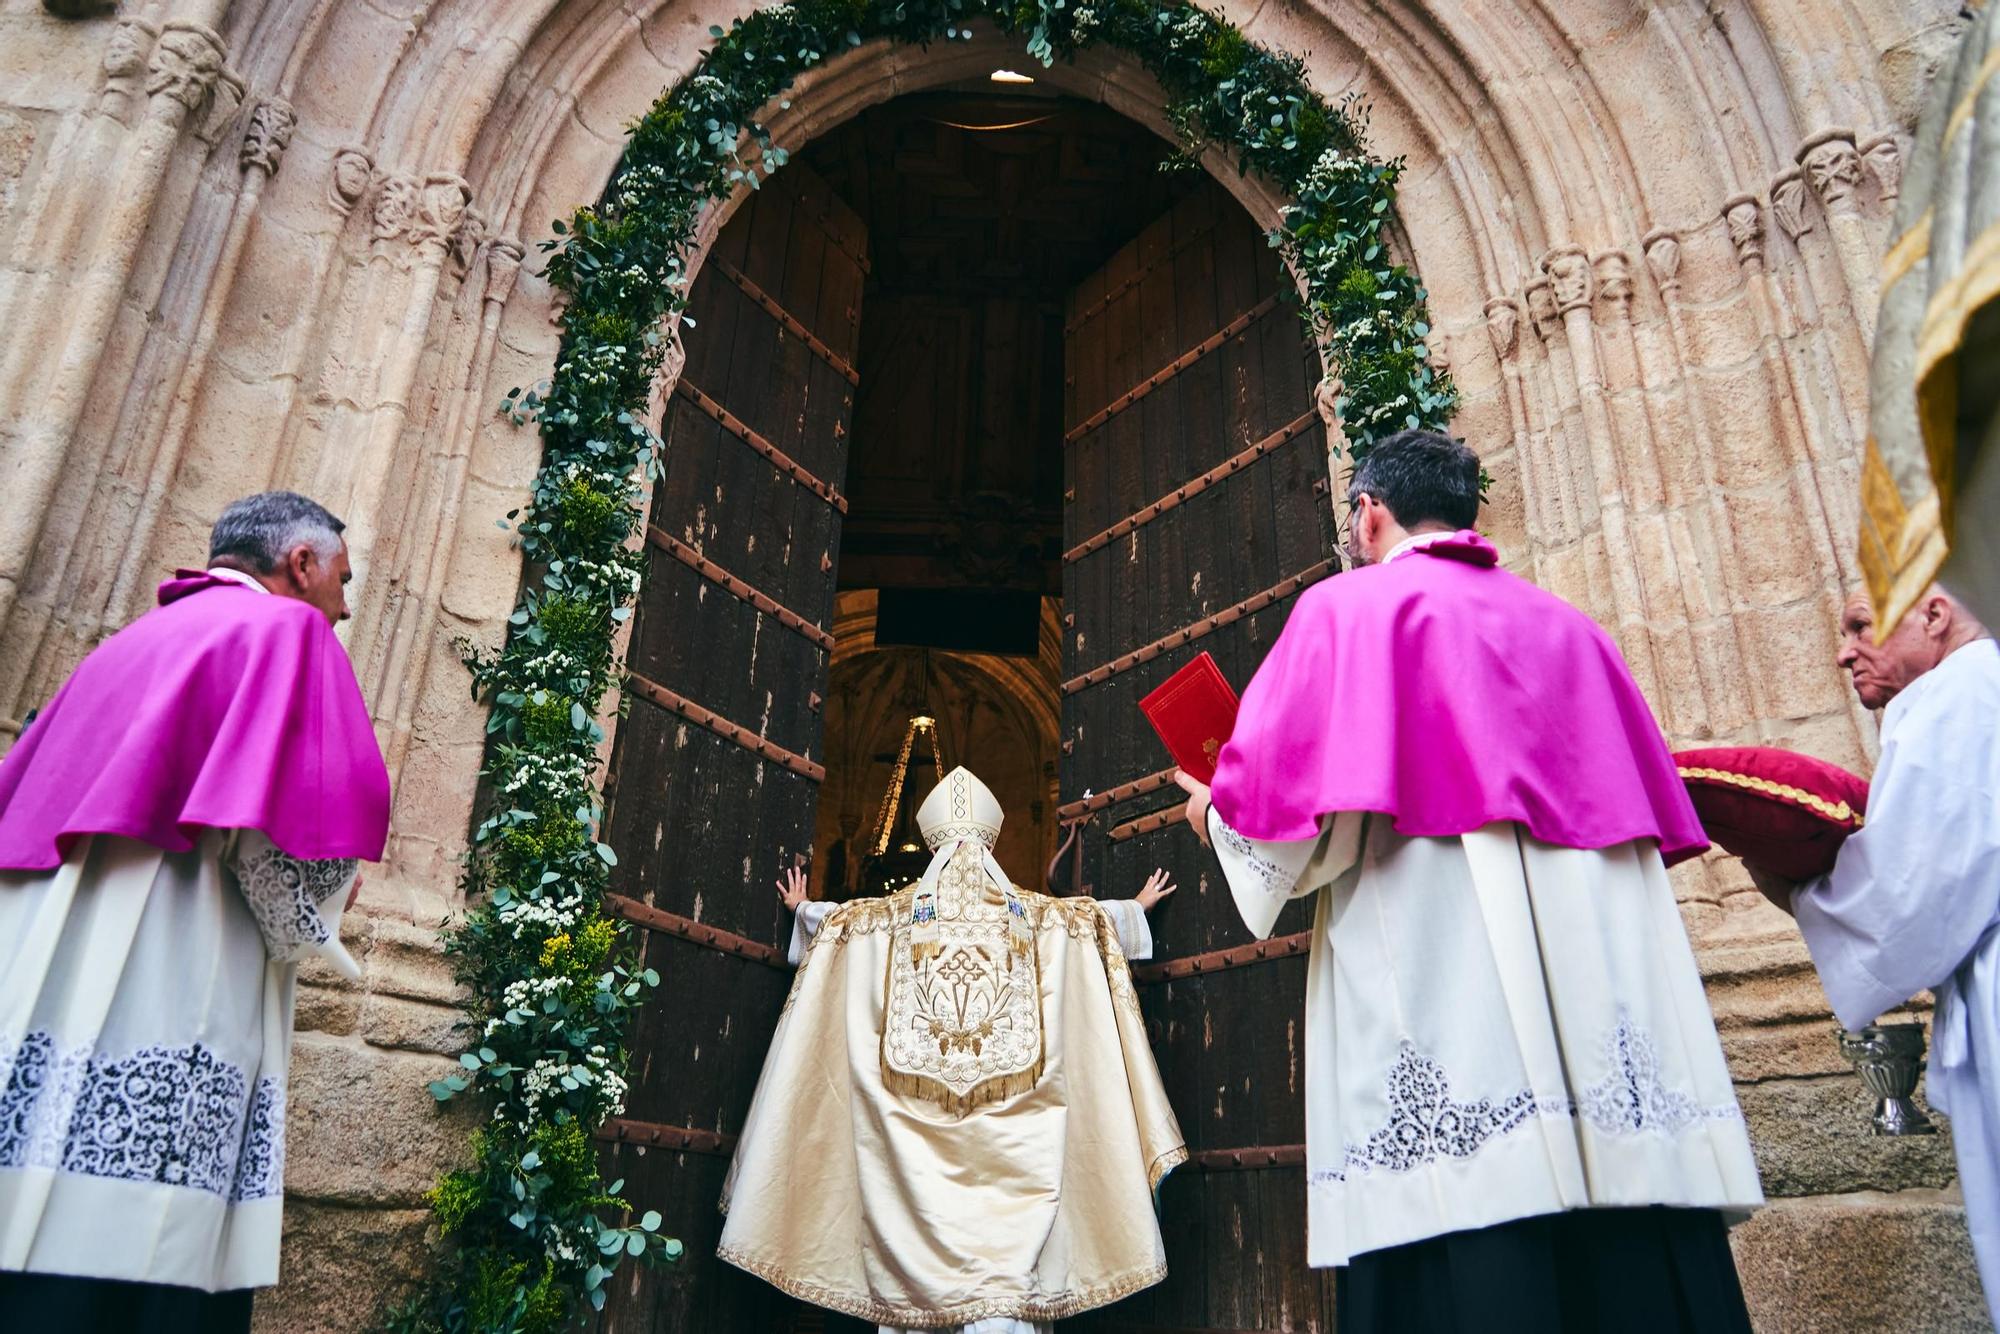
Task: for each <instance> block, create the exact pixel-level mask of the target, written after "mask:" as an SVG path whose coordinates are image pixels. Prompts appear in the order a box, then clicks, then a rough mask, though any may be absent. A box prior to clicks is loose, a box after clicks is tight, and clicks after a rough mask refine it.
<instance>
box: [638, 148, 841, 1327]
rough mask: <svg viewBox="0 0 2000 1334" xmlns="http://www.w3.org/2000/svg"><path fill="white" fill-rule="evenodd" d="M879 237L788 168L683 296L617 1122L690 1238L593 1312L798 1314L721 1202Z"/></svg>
mask: <svg viewBox="0 0 2000 1334" xmlns="http://www.w3.org/2000/svg"><path fill="white" fill-rule="evenodd" d="M866 249H867V237H866V233H865V231H864V229H863V227H862V225H861V222H860V219H859V218H857V217H856V216H855V215H854V213H853V211H852V210H851V209H849V208H848V207H847V206H846V205H845V204H844V203H842V202H841V201H840V200H839V199H838V198H837V197H836V196H834V195H833V193H832V192H831V191H830V190H828V189H827V187H826V185H825V183H824V182H823V181H821V180H820V179H819V178H818V177H816V176H814V175H813V174H812V173H811V172H810V171H809V170H807V169H806V168H805V167H803V166H796V165H795V166H792V167H789V168H787V169H786V170H785V171H784V172H783V173H781V174H780V175H779V176H778V177H776V178H775V179H774V180H773V181H772V182H771V183H770V184H768V185H767V186H766V187H765V188H764V189H763V190H762V191H761V192H760V193H759V194H757V195H755V196H753V197H752V199H751V200H750V201H749V202H748V203H747V204H745V206H744V210H743V212H741V213H739V215H738V216H737V217H736V218H734V219H733V220H732V221H731V222H730V224H729V225H728V227H726V228H725V229H724V230H723V232H722V234H721V236H720V237H719V238H718V240H717V241H716V244H715V246H714V248H713V250H712V251H711V253H710V255H709V258H708V261H707V263H706V264H705V266H704V267H703V269H702V271H701V276H700V277H699V279H698V280H697V281H696V283H695V287H694V291H693V292H692V293H691V294H690V295H691V300H690V303H689V307H688V313H689V315H690V316H691V319H692V327H690V328H688V329H687V330H686V332H685V335H684V342H685V345H686V348H687V365H686V368H685V370H684V371H683V373H682V375H681V378H680V381H679V384H678V386H677V387H676V388H675V390H674V393H673V396H672V399H671V401H670V405H669V407H668V409H667V412H666V418H665V421H664V422H663V424H662V426H661V434H662V436H663V437H664V439H665V442H666V452H665V460H664V464H665V467H664V475H663V476H662V478H661V480H660V482H659V485H658V488H657V491H656V494H655V498H654V503H653V512H652V515H651V522H650V525H649V529H648V543H647V553H648V567H647V573H646V585H645V589H644V592H643V594H642V596H641V597H640V600H639V610H638V616H637V620H636V623H635V625H634V628H633V633H632V646H631V651H630V653H629V656H628V661H627V667H628V670H629V671H630V673H631V676H630V680H629V683H628V686H627V690H626V706H627V714H626V717H625V719H624V721H623V722H622V723H621V724H620V725H619V728H618V736H617V744H616V748H615V750H614V753H613V757H612V766H611V780H612V781H611V784H610V793H609V796H610V810H609V815H608V817H607V825H608V829H609V834H608V841H609V843H610V844H611V846H612V848H613V849H614V850H615V851H616V853H617V855H618V864H617V869H616V870H615V872H614V873H613V874H614V880H613V889H614V890H615V892H616V893H617V894H618V895H620V896H622V897H620V898H617V899H614V900H613V906H614V909H615V910H616V911H618V912H620V913H621V914H622V915H623V916H625V917H626V918H628V919H629V920H631V921H633V922H635V923H636V924H637V925H639V926H640V927H641V928H643V933H642V934H643V937H644V946H645V954H646V963H647V964H648V965H649V966H651V967H653V968H655V969H657V970H658V971H659V974H660V978H661V984H660V986H659V988H658V990H657V991H656V992H655V993H654V994H653V996H652V998H651V999H650V1000H649V1001H648V1003H647V1005H646V1008H645V1011H644V1013H643V1015H642V1016H641V1017H640V1018H639V1020H638V1022H637V1023H636V1025H635V1026H634V1029H633V1031H632V1033H631V1049H632V1053H633V1059H632V1071H631V1089H630V1092H629V1093H628V1095H627V1097H626V1112H625V1117H624V1119H621V1120H618V1121H614V1122H613V1123H611V1124H610V1125H609V1126H607V1127H606V1134H605V1138H606V1140H607V1145H606V1149H605V1156H606V1160H607V1161H606V1174H607V1175H608V1176H610V1177H612V1178H618V1177H623V1178H625V1180H626V1183H627V1185H626V1191H627V1194H628V1196H629V1198H631V1199H632V1200H633V1201H634V1202H635V1203H637V1204H639V1205H640V1206H641V1207H646V1208H656V1209H658V1210H660V1212H661V1213H662V1214H664V1215H665V1217H666V1223H665V1227H666V1228H667V1230H669V1231H670V1232H671V1233H672V1234H673V1235H675V1236H677V1237H679V1238H680V1239H681V1240H682V1241H683V1242H684V1243H685V1245H686V1248H687V1249H686V1253H685V1258H684V1259H683V1260H682V1261H681V1263H680V1264H679V1265H678V1266H675V1267H673V1268H669V1269H665V1270H660V1271H654V1272H645V1271H640V1270H638V1269H637V1268H636V1267H635V1268H628V1269H627V1270H626V1271H624V1272H623V1273H621V1275H620V1276H619V1278H618V1279H617V1280H616V1287H617V1291H616V1292H614V1293H613V1294H612V1298H611V1301H610V1303H609V1305H608V1307H607V1310H606V1314H605V1317H604V1320H603V1322H602V1324H603V1328H604V1329H606V1330H611V1331H620V1332H621V1334H622V1332H627V1331H629V1332H630V1334H641V1332H643V1334H655V1332H664V1331H675V1332H676V1334H678V1332H680V1331H686V1332H687V1334H708V1332H711V1331H712V1332H713V1334H737V1332H738V1331H745V1330H780V1329H788V1328H791V1327H792V1324H793V1320H794V1312H795V1306H796V1304H795V1303H792V1302H791V1301H789V1300H788V1299H785V1298H782V1297H781V1296H779V1294H778V1293H777V1292H776V1291H775V1290H773V1289H771V1288H769V1287H767V1286H766V1285H765V1284H763V1283H761V1282H758V1281H757V1280H754V1279H750V1278H748V1277H746V1276H744V1275H743V1274H741V1273H739V1272H738V1271H736V1270H734V1269H731V1268H730V1267H729V1266H727V1265H724V1264H722V1263H721V1262H720V1261H718V1260H716V1259H715V1243H716V1239H717V1237H718V1235H719V1233H720V1231H721V1219H720V1217H719V1216H718V1214H717V1211H716V1201H717V1198H718V1195H719V1193H720V1190H721V1186H722V1179H723V1174H724V1172H725V1170H726V1169H727V1167H728V1162H729V1158H728V1155H729V1154H730V1152H731V1151H732V1149H733V1147H734V1144H735V1138H734V1136H735V1132H736V1131H737V1129H738V1128H739V1127H740V1126H741V1124H742V1120H743V1116H744V1113H745V1111H746V1110H747V1109H748V1107H749V1104H750V1095H751V1093H752V1091H753V1090H754V1089H755V1087H756V1082H757V1074H758V1071H759V1069H760V1068H761V1067H762V1064H763V1060H764V1053H765V1050H766V1048H767V1047H768V1046H769V1044H770V1037H771V1031H772V1029H773V1028H774V1027H775V1026H776V1024H777V1019H778V1011H779V1008H780V1007H781V1006H782V1004H783V1002H784V997H785V991H786V988H787V987H788V986H789V985H790V981H791V971H790V969H788V968H787V967H786V966H785V961H784V946H785V943H786V940H787V938H788V936H789V933H790V930H791V915H790V914H789V913H787V912H785V911H784V909H783V907H782V905H781V904H780V903H779V902H778V899H777V895H776V894H775V893H774V892H773V891H772V888H771V884H772V881H773V880H774V879H775V878H776V877H777V875H778V874H779V872H780V870H781V869H782V868H783V867H785V866H788V865H791V864H792V862H793V859H794V858H795V857H803V856H804V855H806V854H808V853H809V852H810V851H811V848H812V833H813V813H814V807H815V804H816V802H817V799H818V793H819V784H820V782H821V780H822V778H823V777H824V771H823V769H822V768H821V764H820V760H819V756H820V755H821V754H822V751H821V746H820V719H821V710H822V703H823V701H822V696H823V694H824V692H825V690H826V681H827V664H828V655H829V653H830V651H831V649H832V647H833V640H832V637H831V635H829V634H828V632H827V627H828V626H829V624H830V621H831V614H832V609H833V592H834V561H835V558H836V556H837V554H838V548H839V544H840V523H841V517H842V515H843V514H844V513H845V511H846V500H845V499H844V498H843V496H842V494H841V487H842V485H843V482H844V479H845V476H846V471H847V452H848V451H847V444H848V441H847V433H848V423H849V418H850V413H851V411H852V409H853V403H854V390H855V386H856V385H857V384H858V383H859V376H858V375H857V374H856V372H855V369H854V358H855V355H856V348H857V346H858V343H859V329H860V316H861V310H860V306H861V292H862V281H863V276H864V273H865V271H866V268H867V260H866Z"/></svg>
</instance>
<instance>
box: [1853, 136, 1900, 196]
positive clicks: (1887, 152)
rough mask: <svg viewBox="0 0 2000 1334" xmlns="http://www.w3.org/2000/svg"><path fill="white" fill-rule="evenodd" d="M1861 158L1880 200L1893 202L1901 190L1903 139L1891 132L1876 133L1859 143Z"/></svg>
mask: <svg viewBox="0 0 2000 1334" xmlns="http://www.w3.org/2000/svg"><path fill="white" fill-rule="evenodd" d="M1861 160H1862V162H1863V164H1864V165H1866V166H1867V168H1868V174H1869V175H1870V176H1873V177H1874V178H1875V188H1876V190H1877V192H1878V193H1879V194H1880V196H1881V199H1882V202H1883V203H1884V204H1893V203H1895V202H1896V200H1897V198H1898V197H1899V196H1900V195H1901V194H1902V191H1903V141H1902V140H1901V139H1899V138H1897V137H1896V135H1894V134H1893V133H1891V134H1878V135H1876V136H1875V137H1874V138H1873V139H1870V140H1869V141H1868V142H1867V143H1865V144H1862V145H1861Z"/></svg>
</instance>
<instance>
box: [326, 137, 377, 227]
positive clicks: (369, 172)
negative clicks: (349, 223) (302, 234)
mask: <svg viewBox="0 0 2000 1334" xmlns="http://www.w3.org/2000/svg"><path fill="white" fill-rule="evenodd" d="M374 179H375V159H373V158H371V157H369V156H368V153H367V151H366V150H364V149H360V148H354V147H352V146H350V147H347V148H343V149H341V150H340V151H339V152H337V153H335V154H334V155H333V180H332V182H331V183H330V184H329V185H328V186H327V192H326V197H327V202H328V203H330V204H332V205H333V207H334V209H335V210H336V211H337V212H339V213H340V215H341V216H342V217H345V216H346V215H348V214H349V213H352V212H353V211H354V206H355V205H356V204H358V203H360V202H361V196H363V195H365V194H367V193H368V183H369V182H370V181H372V180H374Z"/></svg>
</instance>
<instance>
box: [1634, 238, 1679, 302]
mask: <svg viewBox="0 0 2000 1334" xmlns="http://www.w3.org/2000/svg"><path fill="white" fill-rule="evenodd" d="M1640 244H1641V245H1642V246H1644V247H1645V251H1646V267H1647V268H1648V269H1650V270H1652V274H1653V281H1654V282H1656V283H1658V284H1659V285H1660V290H1661V291H1662V292H1665V293H1667V294H1668V295H1670V296H1671V295H1672V294H1673V293H1675V292H1678V291H1679V290H1680V286H1681V243H1680V238H1679V237H1677V236H1675V235H1674V234H1673V233H1672V232H1670V231H1668V230H1667V229H1666V228H1664V227H1656V228H1654V229H1653V230H1652V231H1650V232H1647V233H1646V239H1645V240H1643V241H1641V242H1640Z"/></svg>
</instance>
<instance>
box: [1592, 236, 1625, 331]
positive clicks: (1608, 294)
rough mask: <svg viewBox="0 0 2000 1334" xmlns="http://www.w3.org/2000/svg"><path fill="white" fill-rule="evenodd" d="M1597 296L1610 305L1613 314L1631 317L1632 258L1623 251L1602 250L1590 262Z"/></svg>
mask: <svg viewBox="0 0 2000 1334" xmlns="http://www.w3.org/2000/svg"><path fill="white" fill-rule="evenodd" d="M1591 267H1592V269H1593V271H1594V272H1595V274H1596V276H1597V294H1598V295H1599V296H1601V297H1603V298H1604V299H1605V300H1606V301H1608V302H1610V303H1611V308H1612V311H1613V313H1614V314H1616V315H1618V316H1619V317H1621V318H1624V319H1630V318H1631V317H1632V257H1631V256H1630V255H1627V254H1626V253H1625V252H1624V251H1623V250H1603V251H1599V252H1598V254H1597V256H1596V257H1595V258H1594V259H1592V260H1591Z"/></svg>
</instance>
